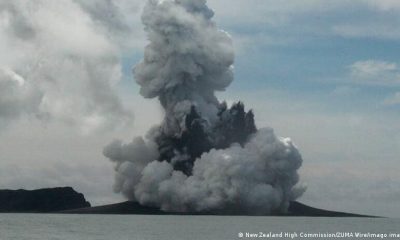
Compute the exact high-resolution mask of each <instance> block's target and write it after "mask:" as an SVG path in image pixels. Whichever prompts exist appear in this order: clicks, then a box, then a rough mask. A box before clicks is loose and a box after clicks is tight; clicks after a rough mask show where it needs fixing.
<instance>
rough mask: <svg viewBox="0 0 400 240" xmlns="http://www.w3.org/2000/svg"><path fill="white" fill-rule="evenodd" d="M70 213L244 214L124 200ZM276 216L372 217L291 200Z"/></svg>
mask: <svg viewBox="0 0 400 240" xmlns="http://www.w3.org/2000/svg"><path fill="white" fill-rule="evenodd" d="M63 213H70V214H138V215H218V216H224V215H225V216H226V215H230V216H235V215H243V214H235V213H232V212H224V211H215V212H204V213H170V212H168V213H167V212H163V211H161V210H159V209H157V208H152V207H146V206H142V205H140V204H139V203H136V202H130V201H127V202H122V203H116V204H110V205H104V206H98V207H90V208H82V209H74V210H68V211H64V212H63ZM274 216H292V217H297V216H298V217H301V216H303V217H372V216H366V215H359V214H352V213H344V212H335V211H327V210H323V209H318V208H313V207H310V206H307V205H305V204H302V203H299V202H291V203H290V207H289V209H288V213H287V214H281V215H274Z"/></svg>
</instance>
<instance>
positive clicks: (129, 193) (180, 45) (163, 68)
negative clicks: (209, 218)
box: [104, 0, 303, 214]
mask: <svg viewBox="0 0 400 240" xmlns="http://www.w3.org/2000/svg"><path fill="white" fill-rule="evenodd" d="M213 15H214V13H213V11H212V10H211V9H209V8H208V7H207V5H206V1H205V0H163V1H160V0H149V1H148V2H147V5H146V6H145V9H144V13H143V15H142V22H143V23H144V25H145V31H146V32H147V35H148V39H149V41H150V43H149V45H148V46H147V47H146V49H145V55H144V59H143V60H142V62H141V63H139V64H138V65H137V66H135V68H134V75H135V79H136V81H137V83H138V84H139V85H140V86H141V94H142V95H143V96H144V97H145V98H158V99H159V101H160V103H161V105H162V107H163V108H164V110H165V118H164V120H163V122H162V123H161V125H160V126H155V127H154V128H152V129H151V130H150V131H149V132H148V134H147V136H146V137H145V138H142V137H138V138H135V139H134V140H133V142H132V143H129V144H123V143H122V142H120V141H115V142H113V143H111V144H110V145H108V146H107V147H105V148H104V155H105V156H106V157H108V158H109V159H110V160H111V161H113V162H115V163H116V168H115V169H116V182H115V189H114V190H115V191H116V192H121V193H122V194H124V195H125V196H126V197H127V198H129V199H130V200H134V201H137V202H139V203H141V204H143V205H148V206H154V207H159V208H161V209H162V210H165V211H174V212H193V211H195V212H209V211H213V212H229V213H251V214H268V213H276V212H284V211H286V210H287V207H288V204H289V201H291V200H294V199H296V198H297V197H299V196H300V195H301V194H302V192H303V189H301V188H296V187H295V185H296V184H297V183H298V181H299V176H298V174H297V170H298V169H299V168H300V166H301V164H302V158H301V155H300V154H299V152H298V150H297V149H296V147H295V146H294V145H293V144H292V142H291V141H290V139H286V138H279V137H277V136H275V134H274V132H273V130H272V129H270V128H266V129H260V130H257V128H256V126H255V123H254V115H253V113H252V112H251V111H248V112H246V110H245V107H244V105H243V104H242V103H240V102H239V103H236V104H234V105H233V106H232V107H230V108H228V106H227V104H226V103H225V102H222V103H221V102H219V101H218V99H217V98H216V96H215V92H216V91H223V90H225V88H226V87H228V86H229V84H230V83H231V82H232V80H233V62H234V52H233V47H232V41H231V39H230V37H229V35H228V34H227V33H225V32H223V31H221V30H219V29H218V28H217V27H216V24H215V23H214V22H213V21H212V20H211V19H212V17H213Z"/></svg>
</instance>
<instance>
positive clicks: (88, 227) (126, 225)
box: [0, 214, 400, 240]
mask: <svg viewBox="0 0 400 240" xmlns="http://www.w3.org/2000/svg"><path fill="white" fill-rule="evenodd" d="M357 233H358V236H356V234H357ZM305 234H326V235H314V236H311V237H310V236H309V237H307V236H308V235H305ZM328 234H333V236H332V235H328ZM360 234H370V235H360ZM371 234H382V235H378V237H376V236H375V235H371ZM383 234H387V236H386V237H385V235H383ZM389 234H398V235H392V236H390V235H389ZM368 236H370V237H368ZM374 236H375V237H374ZM336 238H338V239H400V219H389V218H376V219H370V218H300V217H298V218H293V217H214V216H139V215H129V216H123V215H58V214H49V215H46V214H0V239H1V240H14V239H15V240H24V239H26V240H28V239H29V240H50V239H51V240H58V239H60V240H61V239H62V240H64V239H68V240H79V239H85V240H91V239H96V240H97V239H104V240H114V239H115V240H125V239H126V240H128V239H129V240H153V239H154V240H155V239H157V240H159V239H171V240H181V239H182V240H199V239H207V240H214V239H216V240H225V239H226V240H236V239H336Z"/></svg>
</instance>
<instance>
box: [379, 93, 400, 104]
mask: <svg viewBox="0 0 400 240" xmlns="http://www.w3.org/2000/svg"><path fill="white" fill-rule="evenodd" d="M383 104H384V105H387V106H393V105H400V92H397V93H395V94H394V95H393V96H390V97H387V98H386V99H385V100H384V101H383Z"/></svg>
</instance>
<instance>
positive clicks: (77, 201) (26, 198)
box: [0, 187, 91, 213]
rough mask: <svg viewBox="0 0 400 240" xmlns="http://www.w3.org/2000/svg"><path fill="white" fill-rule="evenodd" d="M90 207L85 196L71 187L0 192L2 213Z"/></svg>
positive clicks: (51, 211) (46, 211)
mask: <svg viewBox="0 0 400 240" xmlns="http://www.w3.org/2000/svg"><path fill="white" fill-rule="evenodd" d="M90 206H91V205H90V203H89V202H88V201H86V199H85V196H84V195H83V194H82V193H78V192H77V191H75V190H74V189H73V188H72V187H58V188H44V189H37V190H23V189H20V190H0V212H2V213H53V212H59V211H63V210H70V209H77V208H87V207H90Z"/></svg>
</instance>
